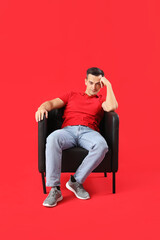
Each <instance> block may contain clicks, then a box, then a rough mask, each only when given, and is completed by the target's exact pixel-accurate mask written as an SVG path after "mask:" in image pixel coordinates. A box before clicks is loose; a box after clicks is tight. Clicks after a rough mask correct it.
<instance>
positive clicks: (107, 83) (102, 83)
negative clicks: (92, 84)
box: [100, 77, 111, 88]
mask: <svg viewBox="0 0 160 240" xmlns="http://www.w3.org/2000/svg"><path fill="white" fill-rule="evenodd" d="M100 83H101V88H103V87H104V86H108V85H111V83H110V82H109V81H108V80H107V79H106V78H105V77H101V79H100Z"/></svg>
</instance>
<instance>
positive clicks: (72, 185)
mask: <svg viewBox="0 0 160 240" xmlns="http://www.w3.org/2000/svg"><path fill="white" fill-rule="evenodd" d="M66 188H68V189H69V190H70V191H72V192H73V193H74V194H75V195H76V197H77V198H79V199H89V198H90V196H89V193H88V192H87V191H86V190H85V189H84V188H83V185H82V184H80V183H78V182H72V181H71V178H70V179H69V181H68V182H67V183H66Z"/></svg>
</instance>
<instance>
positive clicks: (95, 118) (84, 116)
mask: <svg viewBox="0 0 160 240" xmlns="http://www.w3.org/2000/svg"><path fill="white" fill-rule="evenodd" d="M59 98H60V99H61V100H62V101H63V102H64V103H65V110H64V115H63V119H64V122H63V124H62V128H64V127H66V126H73V125H84V126H87V127H90V128H92V129H93V130H96V131H99V124H100V121H101V119H102V117H103V113H104V111H103V109H102V103H103V102H104V101H105V99H104V97H102V95H93V96H88V95H87V94H86V93H79V92H70V93H67V94H64V95H62V96H60V97H59Z"/></svg>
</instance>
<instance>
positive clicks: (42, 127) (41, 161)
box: [38, 115, 48, 172]
mask: <svg viewBox="0 0 160 240" xmlns="http://www.w3.org/2000/svg"><path fill="white" fill-rule="evenodd" d="M47 120H48V119H47V118H46V116H45V115H44V119H43V120H41V121H40V122H38V170H39V172H45V145H46V138H47Z"/></svg>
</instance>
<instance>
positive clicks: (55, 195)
mask: <svg viewBox="0 0 160 240" xmlns="http://www.w3.org/2000/svg"><path fill="white" fill-rule="evenodd" d="M62 199H63V196H62V194H61V191H60V190H58V189H57V188H56V187H53V188H51V190H50V192H49V194H48V197H47V198H46V199H45V200H44V202H43V206H45V207H54V206H56V205H57V202H59V201H61V200H62Z"/></svg>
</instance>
